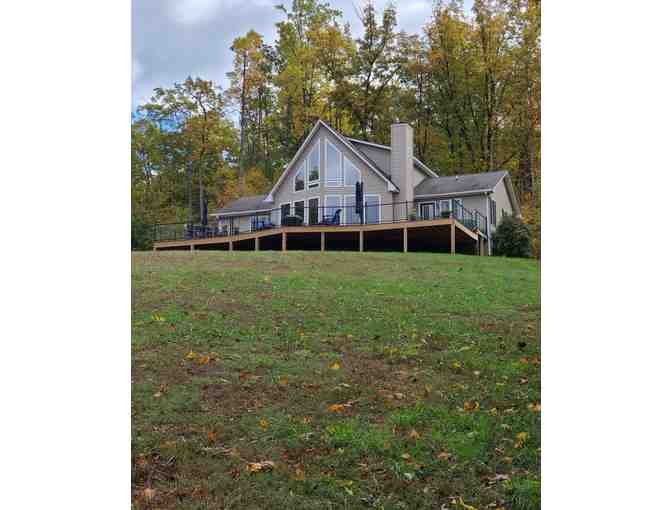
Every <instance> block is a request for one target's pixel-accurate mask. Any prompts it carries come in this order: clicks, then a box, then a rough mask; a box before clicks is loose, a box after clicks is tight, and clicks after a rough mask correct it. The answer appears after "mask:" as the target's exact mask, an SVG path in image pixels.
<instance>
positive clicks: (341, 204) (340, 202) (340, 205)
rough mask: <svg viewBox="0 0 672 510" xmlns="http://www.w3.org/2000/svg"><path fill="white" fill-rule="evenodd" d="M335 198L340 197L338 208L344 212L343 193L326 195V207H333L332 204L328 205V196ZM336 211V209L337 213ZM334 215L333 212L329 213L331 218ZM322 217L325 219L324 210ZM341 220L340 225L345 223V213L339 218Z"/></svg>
mask: <svg viewBox="0 0 672 510" xmlns="http://www.w3.org/2000/svg"><path fill="white" fill-rule="evenodd" d="M330 197H331V198H333V197H336V198H338V205H337V206H336V209H337V210H338V209H340V210H341V213H343V195H324V208H325V209H326V208H327V207H332V206H331V205H327V199H328V198H330ZM335 212H336V211H334V213H335ZM332 216H333V213H331V214H329V219H331V217H332ZM322 218H323V219H324V211H322ZM339 220H340V223H339V224H340V225H343V223H345V214H341V217H340V218H339Z"/></svg>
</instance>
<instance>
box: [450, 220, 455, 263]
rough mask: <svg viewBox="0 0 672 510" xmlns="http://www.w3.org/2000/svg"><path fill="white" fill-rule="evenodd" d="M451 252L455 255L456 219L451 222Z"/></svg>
mask: <svg viewBox="0 0 672 510" xmlns="http://www.w3.org/2000/svg"><path fill="white" fill-rule="evenodd" d="M450 253H452V254H453V255H455V221H454V220H453V222H452V223H451V224H450Z"/></svg>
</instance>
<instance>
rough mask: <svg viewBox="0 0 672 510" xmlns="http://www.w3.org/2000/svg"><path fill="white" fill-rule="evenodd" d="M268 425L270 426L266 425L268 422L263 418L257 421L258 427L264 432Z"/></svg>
mask: <svg viewBox="0 0 672 510" xmlns="http://www.w3.org/2000/svg"><path fill="white" fill-rule="evenodd" d="M269 425H270V423H268V420H265V419H264V418H262V419H261V420H259V426H260V427H261V428H262V429H264V430H266V429H267V428H268V426H269Z"/></svg>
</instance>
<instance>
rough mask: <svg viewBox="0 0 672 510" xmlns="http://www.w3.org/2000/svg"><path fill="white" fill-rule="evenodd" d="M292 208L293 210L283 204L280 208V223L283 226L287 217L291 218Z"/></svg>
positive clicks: (288, 205)
mask: <svg viewBox="0 0 672 510" xmlns="http://www.w3.org/2000/svg"><path fill="white" fill-rule="evenodd" d="M290 208H291V205H290V204H282V205H281V206H280V217H281V218H282V219H281V220H280V222H281V223H282V224H284V223H285V216H289V215H290V214H291V211H290Z"/></svg>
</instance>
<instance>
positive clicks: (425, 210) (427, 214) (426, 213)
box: [420, 202, 434, 220]
mask: <svg viewBox="0 0 672 510" xmlns="http://www.w3.org/2000/svg"><path fill="white" fill-rule="evenodd" d="M420 218H421V219H423V220H433V219H434V202H424V203H422V204H420Z"/></svg>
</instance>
